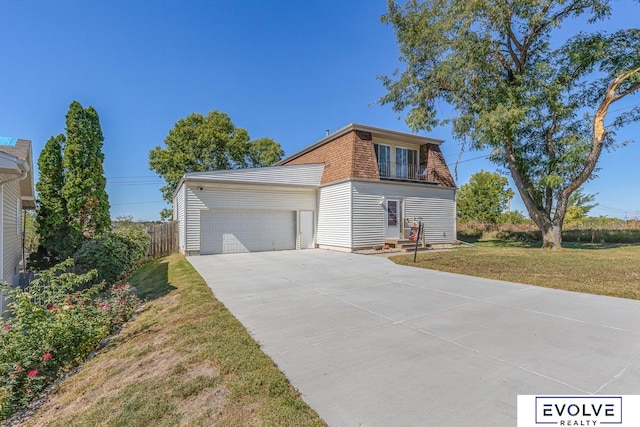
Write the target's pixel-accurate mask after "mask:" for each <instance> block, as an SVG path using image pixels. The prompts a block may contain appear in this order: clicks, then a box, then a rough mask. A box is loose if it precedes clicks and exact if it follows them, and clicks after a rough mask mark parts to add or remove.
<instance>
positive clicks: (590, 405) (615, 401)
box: [518, 395, 640, 427]
mask: <svg viewBox="0 0 640 427" xmlns="http://www.w3.org/2000/svg"><path fill="white" fill-rule="evenodd" d="M623 408H624V411H623ZM546 426H549V427H554V426H559V427H569V426H571V427H573V426H580V427H584V426H587V427H593V426H615V427H630V426H634V427H638V426H640V396H639V395H621V396H589V395H586V396H533V395H519V396H518V427H546Z"/></svg>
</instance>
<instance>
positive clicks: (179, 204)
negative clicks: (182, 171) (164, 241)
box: [173, 184, 186, 253]
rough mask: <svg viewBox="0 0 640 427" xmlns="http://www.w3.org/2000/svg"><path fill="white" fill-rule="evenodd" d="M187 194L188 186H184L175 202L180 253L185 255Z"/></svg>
mask: <svg viewBox="0 0 640 427" xmlns="http://www.w3.org/2000/svg"><path fill="white" fill-rule="evenodd" d="M185 192H186V186H185V185H184V184H183V185H182V186H181V187H180V189H179V190H178V192H177V193H176V195H175V199H174V200H173V209H174V211H173V219H174V220H176V221H178V247H179V248H180V253H184V252H185V248H186V232H185V219H186V217H185Z"/></svg>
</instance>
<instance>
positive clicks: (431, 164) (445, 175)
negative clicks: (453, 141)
mask: <svg viewBox="0 0 640 427" xmlns="http://www.w3.org/2000/svg"><path fill="white" fill-rule="evenodd" d="M420 164H421V165H424V164H426V165H427V181H431V182H437V183H438V185H442V186H443V187H455V186H456V182H455V181H454V180H453V176H452V175H451V171H450V170H449V167H448V166H447V163H446V162H445V161H444V156H443V155H442V151H440V147H439V146H438V145H437V144H424V145H422V146H420Z"/></svg>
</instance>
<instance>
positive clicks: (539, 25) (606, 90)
mask: <svg viewBox="0 0 640 427" xmlns="http://www.w3.org/2000/svg"><path fill="white" fill-rule="evenodd" d="M611 3H612V1H610V0H506V1H500V2H494V1H470V0H431V1H418V0H407V1H406V2H403V3H402V4H399V3H397V2H395V1H393V0H389V1H388V10H389V12H388V13H387V14H385V15H384V16H383V18H382V19H383V22H386V23H389V24H391V25H392V26H393V28H394V29H395V33H396V37H397V40H398V44H399V48H400V52H401V56H400V59H401V60H402V61H403V62H404V64H405V68H404V70H402V71H398V72H396V73H395V74H394V75H393V76H392V77H383V78H382V81H383V83H384V85H385V87H386V88H387V90H388V93H387V94H386V95H385V96H384V97H383V98H382V99H381V102H382V103H383V104H385V103H389V104H392V106H393V108H394V110H396V111H404V110H407V118H406V120H407V123H408V124H409V125H410V126H411V127H412V128H413V129H414V130H420V129H423V130H430V129H432V128H433V127H434V126H438V125H441V124H447V123H450V124H451V125H452V128H453V133H454V136H455V137H457V138H460V139H462V140H463V141H465V143H466V144H467V146H470V147H471V148H472V149H491V150H492V155H491V159H492V160H493V161H494V162H495V163H497V164H498V165H501V166H503V167H505V168H506V169H507V170H508V171H509V173H510V174H511V176H512V178H513V181H514V183H515V186H516V188H517V190H518V192H519V193H520V195H521V197H522V200H523V202H524V204H525V206H526V208H527V211H528V213H529V216H530V217H531V219H532V220H533V221H534V222H535V223H536V224H537V226H538V227H539V228H540V229H541V231H542V234H543V239H544V242H543V246H544V247H549V248H558V247H560V244H561V240H560V232H561V229H562V223H563V220H564V217H565V214H566V211H567V207H568V202H569V197H570V196H571V194H572V193H573V192H574V191H576V190H577V189H578V188H579V187H580V186H581V185H582V184H583V183H584V182H586V181H587V180H589V179H591V178H592V177H593V173H594V171H596V170H597V161H598V158H599V156H600V153H601V151H602V149H603V148H605V147H606V148H614V147H615V143H616V140H615V131H616V130H618V129H620V128H621V127H622V126H624V125H625V124H628V123H630V122H633V121H637V120H638V119H640V107H638V106H636V107H634V108H632V109H631V110H627V111H625V112H622V113H619V111H620V109H617V110H615V111H611V113H614V112H615V113H618V115H617V116H616V117H609V116H608V115H609V113H610V110H609V108H610V107H611V105H613V104H614V103H616V102H618V101H620V100H621V99H623V98H625V97H627V96H630V95H632V94H635V93H637V91H638V89H640V30H638V29H627V30H620V31H617V32H614V33H607V32H604V31H602V30H601V29H600V28H598V27H597V25H596V24H597V23H598V22H600V21H602V20H604V19H606V18H607V17H608V16H609V14H610V11H611V6H610V5H611ZM629 13H635V14H638V10H637V9H636V10H634V11H629ZM578 20H580V22H582V21H584V22H585V23H584V25H583V26H582V28H583V29H584V30H585V32H581V33H579V34H575V35H573V36H572V37H570V38H568V39H565V40H563V39H562V38H561V34H559V32H558V31H556V30H557V29H558V28H560V27H561V26H562V25H563V24H565V23H567V22H571V21H572V22H577V21H578ZM587 31H589V32H587ZM440 102H445V103H447V104H449V105H450V106H452V107H453V109H454V115H453V117H451V118H446V119H440V118H439V117H438V115H437V114H438V106H439V103H440ZM605 119H607V121H606V123H605Z"/></svg>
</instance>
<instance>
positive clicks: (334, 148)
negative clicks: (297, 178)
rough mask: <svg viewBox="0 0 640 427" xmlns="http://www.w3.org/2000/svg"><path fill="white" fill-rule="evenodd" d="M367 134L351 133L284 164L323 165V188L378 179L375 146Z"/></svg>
mask: <svg viewBox="0 0 640 427" xmlns="http://www.w3.org/2000/svg"><path fill="white" fill-rule="evenodd" d="M364 133H365V132H355V131H354V132H349V133H347V134H345V135H342V136H341V137H339V138H336V139H334V140H333V141H329V142H327V143H326V144H324V145H321V146H320V147H318V148H316V149H315V150H313V151H310V152H308V153H305V154H303V155H301V156H299V157H296V158H295V159H292V160H290V161H288V162H287V163H285V164H287V165H303V164H309V163H324V172H323V174H322V184H326V183H328V182H333V181H339V180H341V179H347V178H371V179H379V178H380V177H379V175H378V163H377V161H376V158H375V153H374V151H373V144H372V142H371V140H370V135H369V140H368V141H367V140H366V135H362V134H364ZM363 138H365V139H363Z"/></svg>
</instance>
